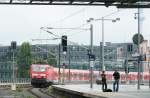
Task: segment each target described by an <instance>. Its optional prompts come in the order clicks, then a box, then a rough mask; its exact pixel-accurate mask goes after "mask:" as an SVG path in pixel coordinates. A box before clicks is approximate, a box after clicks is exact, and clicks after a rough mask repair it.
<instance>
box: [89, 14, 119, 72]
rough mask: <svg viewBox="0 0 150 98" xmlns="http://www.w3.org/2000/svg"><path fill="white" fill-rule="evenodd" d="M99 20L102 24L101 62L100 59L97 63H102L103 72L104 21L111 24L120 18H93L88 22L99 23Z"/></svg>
mask: <svg viewBox="0 0 150 98" xmlns="http://www.w3.org/2000/svg"><path fill="white" fill-rule="evenodd" d="M99 20H101V21H102V22H101V23H102V60H101V59H100V60H99V61H102V70H103V71H105V65H104V21H112V22H116V21H119V20H120V18H116V19H106V18H104V17H102V18H99V19H94V18H90V21H89V22H91V21H99Z"/></svg>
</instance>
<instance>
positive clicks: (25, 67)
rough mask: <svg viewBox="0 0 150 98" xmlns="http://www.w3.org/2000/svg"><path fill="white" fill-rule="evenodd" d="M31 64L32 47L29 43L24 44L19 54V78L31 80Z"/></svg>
mask: <svg viewBox="0 0 150 98" xmlns="http://www.w3.org/2000/svg"><path fill="white" fill-rule="evenodd" d="M31 62H32V56H31V46H30V44H29V43H28V42H24V43H22V45H21V47H20V48H19V51H18V52H17V67H18V77H19V78H29V68H30V65H31Z"/></svg>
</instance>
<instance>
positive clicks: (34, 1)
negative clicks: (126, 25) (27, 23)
mask: <svg viewBox="0 0 150 98" xmlns="http://www.w3.org/2000/svg"><path fill="white" fill-rule="evenodd" d="M0 4H18V5H94V6H106V7H109V6H116V7H117V8H150V0H0Z"/></svg>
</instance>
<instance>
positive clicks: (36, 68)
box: [32, 65, 46, 72]
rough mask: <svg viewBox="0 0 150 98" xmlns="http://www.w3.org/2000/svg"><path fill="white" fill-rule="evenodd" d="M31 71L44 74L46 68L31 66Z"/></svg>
mask: <svg viewBox="0 0 150 98" xmlns="http://www.w3.org/2000/svg"><path fill="white" fill-rule="evenodd" d="M32 70H33V71H34V72H44V71H46V67H45V66H38V65H33V66H32Z"/></svg>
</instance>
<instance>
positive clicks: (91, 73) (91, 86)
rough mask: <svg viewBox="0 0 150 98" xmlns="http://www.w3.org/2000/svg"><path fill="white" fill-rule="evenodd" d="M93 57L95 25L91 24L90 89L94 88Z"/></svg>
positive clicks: (89, 20)
mask: <svg viewBox="0 0 150 98" xmlns="http://www.w3.org/2000/svg"><path fill="white" fill-rule="evenodd" d="M92 20H93V18H89V19H88V20H87V22H91V21H92ZM91 55H93V25H92V24H90V53H89V67H90V88H93V65H94V64H93V61H92V60H91V57H90V56H91Z"/></svg>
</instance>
